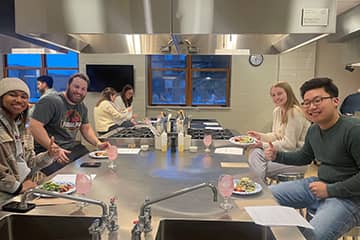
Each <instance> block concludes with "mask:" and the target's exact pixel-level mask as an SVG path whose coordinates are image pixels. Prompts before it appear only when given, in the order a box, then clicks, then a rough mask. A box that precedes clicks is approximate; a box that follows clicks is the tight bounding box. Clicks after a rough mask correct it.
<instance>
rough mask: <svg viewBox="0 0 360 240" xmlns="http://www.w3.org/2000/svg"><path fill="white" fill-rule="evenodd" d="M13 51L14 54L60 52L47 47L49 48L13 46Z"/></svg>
mask: <svg viewBox="0 0 360 240" xmlns="http://www.w3.org/2000/svg"><path fill="white" fill-rule="evenodd" d="M11 53H13V54H45V53H52V54H57V53H59V52H57V51H55V50H52V49H47V48H12V49H11Z"/></svg>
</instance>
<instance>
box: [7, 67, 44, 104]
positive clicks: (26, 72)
mask: <svg viewBox="0 0 360 240" xmlns="http://www.w3.org/2000/svg"><path fill="white" fill-rule="evenodd" d="M39 75H40V69H21V70H20V69H9V71H8V76H9V77H18V78H20V79H22V80H24V81H25V82H26V84H27V85H28V87H29V88H30V98H34V99H37V98H39V96H40V95H39V93H38V91H37V82H36V78H37V77H38V76H39ZM29 101H30V102H34V101H33V99H29Z"/></svg>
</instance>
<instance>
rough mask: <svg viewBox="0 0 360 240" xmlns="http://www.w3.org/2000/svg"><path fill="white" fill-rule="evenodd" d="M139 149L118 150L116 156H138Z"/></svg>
mask: <svg viewBox="0 0 360 240" xmlns="http://www.w3.org/2000/svg"><path fill="white" fill-rule="evenodd" d="M139 152H140V148H118V154H138V153H139Z"/></svg>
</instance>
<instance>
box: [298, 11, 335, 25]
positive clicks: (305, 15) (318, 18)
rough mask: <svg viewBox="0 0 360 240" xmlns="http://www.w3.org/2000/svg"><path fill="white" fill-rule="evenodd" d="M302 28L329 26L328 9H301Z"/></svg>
mask: <svg viewBox="0 0 360 240" xmlns="http://www.w3.org/2000/svg"><path fill="white" fill-rule="evenodd" d="M301 24H302V25H303V26H327V25H328V24H329V9H328V8H303V10H302V22H301Z"/></svg>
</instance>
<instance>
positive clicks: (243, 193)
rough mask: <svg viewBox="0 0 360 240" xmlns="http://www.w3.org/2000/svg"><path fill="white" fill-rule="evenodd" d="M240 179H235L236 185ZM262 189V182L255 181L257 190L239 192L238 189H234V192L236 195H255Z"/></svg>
mask: <svg viewBox="0 0 360 240" xmlns="http://www.w3.org/2000/svg"><path fill="white" fill-rule="evenodd" d="M238 181H240V179H234V186H235V185H236V183H237V182H238ZM261 191H262V187H261V185H260V184H258V183H257V182H255V190H254V191H252V192H238V191H235V190H234V191H233V194H236V195H253V194H256V193H259V192H261Z"/></svg>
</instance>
